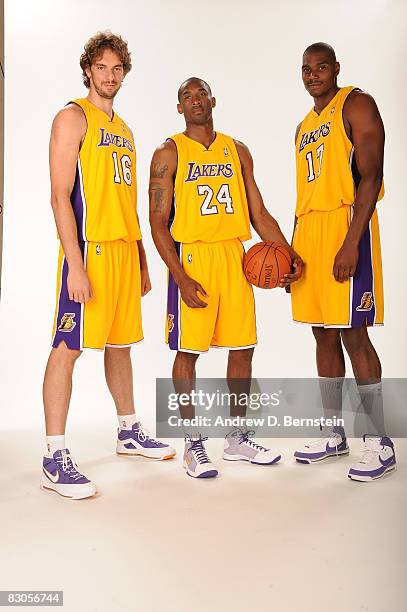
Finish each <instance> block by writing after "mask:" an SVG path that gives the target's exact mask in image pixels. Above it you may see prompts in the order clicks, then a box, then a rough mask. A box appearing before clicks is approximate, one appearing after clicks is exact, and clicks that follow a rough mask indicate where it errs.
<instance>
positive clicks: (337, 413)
mask: <svg viewBox="0 0 407 612" xmlns="http://www.w3.org/2000/svg"><path fill="white" fill-rule="evenodd" d="M343 381H344V377H343V376H338V377H332V378H329V377H326V376H320V377H319V389H320V392H321V399H322V407H323V410H324V417H325V418H326V419H332V420H333V419H334V418H335V419H340V418H342V387H343ZM323 431H324V433H326V432H331V431H332V427H325V428H323Z"/></svg>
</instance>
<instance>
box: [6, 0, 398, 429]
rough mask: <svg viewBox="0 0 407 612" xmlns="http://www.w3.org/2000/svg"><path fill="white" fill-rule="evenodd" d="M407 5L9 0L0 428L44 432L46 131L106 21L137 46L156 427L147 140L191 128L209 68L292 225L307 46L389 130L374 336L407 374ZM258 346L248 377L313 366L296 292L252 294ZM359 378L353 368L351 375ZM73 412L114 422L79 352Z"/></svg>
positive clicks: (389, 369) (237, 132)
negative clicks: (191, 103) (180, 110)
mask: <svg viewBox="0 0 407 612" xmlns="http://www.w3.org/2000/svg"><path fill="white" fill-rule="evenodd" d="M406 9H407V4H406V3H405V2H404V1H403V0H399V1H396V0H393V1H391V0H356V1H355V0H342V1H340V0H335V1H333V0H314V1H313V2H312V3H305V2H303V0H291V1H288V2H285V3H281V2H280V1H278V0H264V1H262V0H251V1H250V2H246V1H244V0H206V1H205V2H204V3H191V2H189V1H187V0H169V1H167V2H161V3H159V4H157V3H150V4H149V5H148V4H147V3H146V2H145V1H141V0H140V1H139V0H136V1H131V0H115V2H111V1H110V0H86V1H83V0H39V1H38V2H35V3H34V2H31V0H6V142H5V145H6V146H5V155H6V160H5V174H6V184H5V219H4V221H5V228H4V270H3V283H2V285H3V297H2V303H1V307H0V376H1V395H0V402H1V408H2V418H1V422H0V428H3V429H13V428H21V427H39V428H40V427H42V402H41V386H42V377H43V371H44V367H45V363H46V360H47V357H48V352H49V343H50V333H51V325H52V318H53V310H54V299H55V273H56V256H57V242H56V239H55V229H54V225H53V217H52V212H51V207H50V204H49V197H50V188H49V173H48V140H49V132H50V126H51V122H52V119H53V116H54V115H55V114H56V112H57V111H58V110H59V109H60V108H61V107H62V106H63V105H64V104H65V103H66V102H67V101H68V100H70V99H72V98H75V97H80V96H85V95H86V93H87V92H86V90H85V88H84V87H83V85H82V81H81V71H80V68H79V63H78V60H79V55H80V53H81V52H82V49H83V45H84V43H85V42H86V40H87V39H88V38H89V37H90V36H91V35H93V34H94V33H95V32H96V31H97V30H104V29H111V30H112V31H113V32H116V33H120V34H121V35H122V36H123V37H124V38H125V39H126V40H127V41H128V43H129V48H130V50H131V51H132V58H133V70H132V71H131V73H130V74H129V75H128V76H127V78H126V80H125V83H124V86H123V89H122V91H121V92H120V93H119V95H118V97H117V99H116V103H115V108H116V110H117V112H118V113H119V114H120V115H122V116H123V117H124V119H125V120H126V121H127V122H128V123H129V125H130V126H131V127H132V129H133V132H134V135H135V140H136V146H137V150H138V181H139V203H138V206H139V216H140V221H141V225H142V230H143V232H144V241H145V246H146V249H147V253H148V256H149V264H150V272H151V277H152V282H153V291H152V292H151V293H150V294H149V295H148V296H147V297H146V298H145V299H144V302H143V312H144V331H145V337H146V340H145V341H144V343H142V344H141V345H140V346H138V347H137V348H135V349H133V363H134V373H135V383H136V396H137V406H138V409H139V412H140V415H141V416H142V418H143V420H144V422H145V423H146V424H147V425H148V426H150V427H152V426H153V422H154V416H153V415H154V388H155V377H157V376H161V377H164V376H169V375H170V371H171V364H172V360H173V356H174V355H173V354H170V351H169V350H168V349H167V347H166V346H165V345H164V343H163V331H164V314H165V295H166V287H165V285H166V277H165V270H164V267H163V265H162V264H161V260H160V258H159V256H158V254H157V252H156V251H155V248H154V245H153V243H152V240H151V237H150V233H149V227H148V200H147V184H148V168H149V162H150V158H151V155H152V153H153V150H154V148H155V147H156V146H157V145H158V144H159V143H160V142H161V141H162V140H163V139H164V138H165V137H166V136H168V135H170V134H171V133H174V132H176V131H181V130H183V128H184V124H183V119H182V117H181V116H179V115H178V114H177V111H176V101H177V100H176V92H177V88H178V85H179V84H180V82H181V81H183V80H184V79H185V78H187V77H188V76H192V75H196V76H201V77H202V78H204V79H205V80H207V81H208V82H209V83H210V85H211V86H212V90H213V93H214V95H215V96H216V97H217V101H218V105H217V108H216V109H215V114H214V117H215V128H217V129H218V130H219V131H223V132H226V133H229V134H231V135H232V136H234V137H236V138H238V139H240V140H243V141H244V142H245V143H246V144H247V145H248V146H249V148H250V149H251V152H252V154H253V157H254V160H255V174H256V178H257V181H258V184H259V186H260V189H261V191H262V193H263V196H264V200H265V202H266V205H267V206H268V208H269V209H270V211H271V212H272V214H273V215H274V216H275V217H276V218H277V219H278V221H279V222H280V225H281V227H282V228H283V230H284V231H285V233H286V236H287V237H289V236H291V231H292V225H293V215H294V206H295V179H294V147H293V139H294V131H295V127H296V125H297V124H298V122H299V121H300V120H301V119H302V117H303V116H304V115H305V113H306V112H307V111H308V110H309V108H310V106H311V103H312V100H311V98H310V97H309V95H308V94H307V92H306V91H305V90H304V88H303V85H302V81H301V72H300V66H301V55H302V51H303V49H304V48H305V47H306V46H307V45H309V44H311V43H312V42H316V41H319V40H322V41H325V42H329V43H330V44H332V45H333V47H334V48H335V49H336V52H337V57H338V60H339V61H340V62H341V65H342V68H341V75H340V80H339V83H340V84H341V85H349V84H354V85H358V86H359V87H361V88H363V89H364V90H366V91H368V92H369V93H371V94H372V95H373V96H374V97H375V99H376V101H377V103H378V105H379V108H380V110H381V113H382V116H383V120H384V123H385V127H386V159H385V183H386V196H385V199H384V201H383V202H382V203H381V204H380V210H379V217H380V222H381V237H382V247H383V260H384V275H385V296H386V302H385V327H384V328H383V329H381V328H379V329H375V330H372V332H371V337H372V338H373V341H374V343H375V346H376V348H377V350H378V352H379V354H380V357H381V360H382V363H383V374H384V376H387V377H389V376H394V377H396V376H397V377H404V376H405V375H406V372H407V366H406V341H405V339H406V331H407V329H406V327H407V319H406V316H405V304H406V283H405V281H404V275H405V272H404V268H405V264H404V260H403V259H402V258H401V257H400V255H399V253H401V252H402V251H401V248H400V245H402V244H403V240H405V232H404V231H403V229H404V227H405V225H406V195H407V194H406V181H405V174H406V171H405V145H404V142H405V137H406V111H405V99H406V98H405V95H406V91H407V90H406V72H405V70H404V58H405V57H406V42H405V38H404V36H403V35H404V31H403V30H404V27H403V24H405V23H406V18H407V10H406ZM256 297H257V321H258V331H259V338H260V343H259V346H258V348H257V349H256V352H255V361H254V375H256V376H259V377H260V376H262V377H273V376H287V377H288V376H313V375H315V362H314V341H313V338H312V335H311V332H310V330H309V329H308V328H306V327H303V326H299V325H294V324H293V323H292V322H291V311H290V301H289V297H288V296H287V295H286V294H285V293H284V292H283V291H281V290H274V291H269V292H266V291H260V290H257V291H256ZM226 356H227V355H226V352H223V351H212V352H211V353H210V354H209V355H206V356H203V357H201V358H200V360H199V364H198V375H200V376H223V374H224V371H225V365H226ZM349 374H350V370H349ZM74 382H75V388H74V394H73V402H72V410H71V416H70V423H71V424H77V423H82V424H85V423H86V422H87V421H93V422H96V421H97V422H99V421H100V422H102V421H107V422H109V423H112V424H113V423H114V422H115V418H114V412H113V405H112V401H111V400H110V397H109V396H108V392H107V390H106V387H105V385H104V378H103V357H102V354H99V353H85V354H84V355H83V356H82V357H81V359H80V360H79V362H78V364H77V369H76V373H75V381H74Z"/></svg>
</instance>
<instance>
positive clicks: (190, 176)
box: [170, 132, 250, 242]
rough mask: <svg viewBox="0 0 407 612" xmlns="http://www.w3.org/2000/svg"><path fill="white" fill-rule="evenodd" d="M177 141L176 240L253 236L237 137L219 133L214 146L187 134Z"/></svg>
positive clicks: (173, 223)
mask: <svg viewBox="0 0 407 612" xmlns="http://www.w3.org/2000/svg"><path fill="white" fill-rule="evenodd" d="M171 140H173V142H174V143H175V145H176V147H177V152H178V166H177V173H176V177H175V185H174V202H173V209H172V211H171V215H170V231H171V235H172V237H173V238H174V240H176V241H177V242H196V241H198V240H201V241H203V242H217V241H220V240H229V239H231V238H240V240H249V239H250V219H249V208H248V204H247V198H246V190H245V186H244V182H243V176H242V169H241V165H240V159H239V155H238V152H237V150H236V145H235V143H234V141H233V139H232V138H231V137H230V136H225V135H224V134H220V133H219V132H217V133H216V136H215V140H214V141H213V143H212V144H211V145H210V146H209V147H208V148H206V147H205V146H204V145H203V144H201V143H199V142H197V141H196V140H192V138H189V137H188V136H186V135H185V134H175V135H174V136H171Z"/></svg>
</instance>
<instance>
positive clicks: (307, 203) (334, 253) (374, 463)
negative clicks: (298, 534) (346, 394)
mask: <svg viewBox="0 0 407 612" xmlns="http://www.w3.org/2000/svg"><path fill="white" fill-rule="evenodd" d="M339 70H340V66H339V63H338V62H337V60H336V55H335V52H334V50H333V48H332V47H331V46H330V45H327V44H326V43H315V44H313V45H311V46H309V47H308V48H307V49H306V50H305V52H304V54H303V61H302V80H303V83H304V86H305V88H306V90H307V91H308V92H309V93H310V95H311V96H312V97H313V99H314V107H313V108H312V109H311V110H310V112H309V113H308V114H307V115H306V117H305V118H304V120H303V121H302V122H301V123H300V125H299V126H298V128H297V131H296V135H295V150H296V168H297V206H296V225H295V231H294V238H293V247H294V248H295V249H296V250H297V251H298V253H299V254H300V256H301V257H302V258H303V260H304V263H305V272H304V275H303V276H302V278H301V279H300V280H299V281H298V283H295V284H294V285H292V287H291V296H292V311H293V318H294V320H295V321H298V322H301V323H307V324H309V325H311V326H312V331H313V334H314V336H315V339H316V345H317V368H318V374H319V377H320V388H321V394H322V401H323V407H324V411H325V412H326V415H327V416H328V417H334V416H335V417H337V418H340V416H341V410H342V385H343V380H344V376H345V360H344V354H343V346H344V347H345V349H346V351H347V353H348V355H349V357H350V360H351V363H352V368H353V373H354V376H355V378H356V382H357V385H358V391H359V394H360V400H361V408H363V410H364V412H365V413H366V414H367V415H369V417H370V420H371V422H372V424H373V427H374V429H375V432H374V433H375V434H376V435H369V436H364V452H363V455H362V458H361V459H360V461H359V462H357V463H356V464H355V465H354V466H352V467H351V469H350V470H349V473H348V476H349V478H351V479H354V480H363V481H368V480H373V479H375V478H378V477H380V476H383V475H384V474H385V473H386V472H389V471H392V470H394V468H395V466H396V460H395V454H394V446H393V442H392V441H391V439H390V438H389V437H388V436H386V433H385V424H384V417H383V400H382V390H381V365H380V361H379V358H378V356H377V353H376V351H375V349H374V347H373V345H372V343H371V341H370V339H369V335H368V332H367V328H368V327H371V326H374V325H383V285H382V266H381V255H380V239H379V225H378V219H377V211H376V203H377V201H378V200H380V199H381V198H382V197H383V193H384V189H383V151H384V128H383V123H382V119H381V117H380V113H379V111H378V108H377V106H376V103H375V101H374V100H373V98H372V97H371V96H370V95H369V94H367V93H365V92H363V91H361V89H359V88H358V87H353V86H350V87H339V86H338V83H337V79H338V75H339ZM324 435H325V432H324ZM348 452H349V449H348V444H347V441H346V435H345V431H344V429H343V427H334V428H333V429H332V431H330V432H329V433H328V434H327V437H326V438H321V439H319V440H316V441H314V442H313V443H311V444H306V445H305V446H304V448H302V449H300V450H298V451H297V452H296V453H295V457H296V459H297V461H299V462H303V463H312V462H314V461H320V460H321V459H324V458H326V457H329V456H332V455H336V456H341V455H346V454H348Z"/></svg>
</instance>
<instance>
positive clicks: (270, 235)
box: [235, 140, 303, 287]
mask: <svg viewBox="0 0 407 612" xmlns="http://www.w3.org/2000/svg"><path fill="white" fill-rule="evenodd" d="M235 144H236V148H237V152H238V154H239V158H240V163H241V166H242V174H243V180H244V184H245V189H246V195H247V202H248V205H249V214H250V221H251V224H252V225H253V227H254V229H255V230H256V232H257V233H258V234H259V236H260V238H261V239H262V240H266V241H271V242H279V243H280V244H283V245H284V246H285V247H286V248H287V250H288V251H289V252H290V254H291V258H292V260H293V268H294V271H293V273H292V274H286V275H285V276H284V278H282V279H281V283H280V286H281V287H285V286H287V285H290V284H291V283H293V282H294V281H296V280H298V279H299V278H300V277H301V274H302V268H303V262H302V259H301V258H300V257H299V255H298V254H297V253H296V252H295V251H294V249H292V247H291V245H290V244H289V243H288V242H287V240H286V238H285V236H284V234H283V232H282V231H281V229H280V227H279V225H278V223H277V221H276V220H275V219H274V217H272V215H270V213H269V211H268V210H267V208H266V207H265V205H264V202H263V198H262V196H261V193H260V190H259V188H258V186H257V184H256V181H255V178H254V173H253V158H252V156H251V154H250V151H249V149H248V148H247V146H246V145H244V144H243V143H242V142H239V141H236V140H235Z"/></svg>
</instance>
